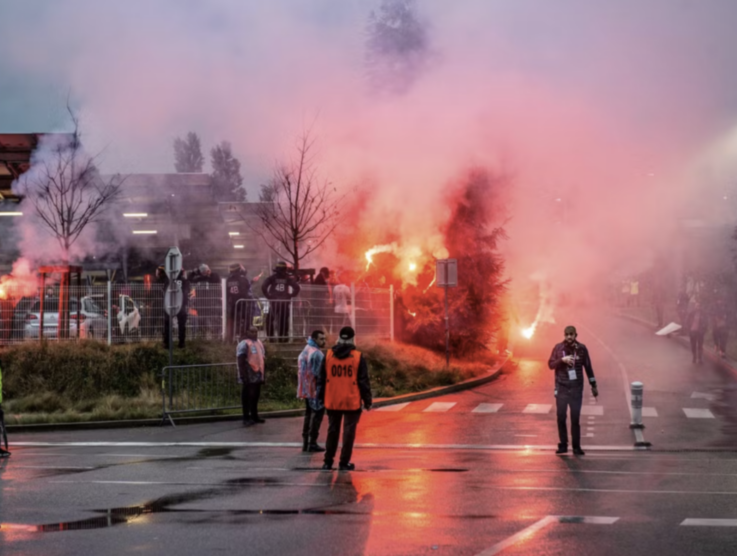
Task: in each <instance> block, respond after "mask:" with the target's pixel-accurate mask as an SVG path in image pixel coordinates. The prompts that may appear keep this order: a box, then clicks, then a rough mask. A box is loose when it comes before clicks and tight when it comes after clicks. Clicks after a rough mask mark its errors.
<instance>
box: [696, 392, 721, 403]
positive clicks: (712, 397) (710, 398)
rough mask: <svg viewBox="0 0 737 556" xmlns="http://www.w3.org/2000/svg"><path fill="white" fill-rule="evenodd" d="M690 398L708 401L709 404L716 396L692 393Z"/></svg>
mask: <svg viewBox="0 0 737 556" xmlns="http://www.w3.org/2000/svg"><path fill="white" fill-rule="evenodd" d="M691 397H692V398H696V399H702V400H709V401H710V402H713V401H714V400H715V399H716V396H715V395H714V394H705V393H704V392H694V393H693V394H691Z"/></svg>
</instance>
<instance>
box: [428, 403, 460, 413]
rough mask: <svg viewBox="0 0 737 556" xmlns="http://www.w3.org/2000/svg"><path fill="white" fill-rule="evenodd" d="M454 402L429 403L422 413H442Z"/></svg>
mask: <svg viewBox="0 0 737 556" xmlns="http://www.w3.org/2000/svg"><path fill="white" fill-rule="evenodd" d="M455 404H456V402H434V403H431V404H430V405H429V406H428V407H427V408H425V410H424V411H423V413H443V412H445V411H448V410H449V409H450V408H451V407H453V406H454V405H455Z"/></svg>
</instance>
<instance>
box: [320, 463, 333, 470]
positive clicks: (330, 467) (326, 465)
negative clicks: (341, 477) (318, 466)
mask: <svg viewBox="0 0 737 556" xmlns="http://www.w3.org/2000/svg"><path fill="white" fill-rule="evenodd" d="M322 468H323V469H324V470H325V471H332V470H333V464H332V463H323V464H322Z"/></svg>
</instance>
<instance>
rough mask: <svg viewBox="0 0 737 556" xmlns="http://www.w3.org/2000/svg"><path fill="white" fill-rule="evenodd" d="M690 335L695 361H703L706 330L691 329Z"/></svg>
mask: <svg viewBox="0 0 737 556" xmlns="http://www.w3.org/2000/svg"><path fill="white" fill-rule="evenodd" d="M688 336H689V339H690V340H691V353H692V354H693V360H694V362H696V361H698V362H701V359H702V357H703V355H704V332H699V331H698V330H691V331H690V332H689V333H688Z"/></svg>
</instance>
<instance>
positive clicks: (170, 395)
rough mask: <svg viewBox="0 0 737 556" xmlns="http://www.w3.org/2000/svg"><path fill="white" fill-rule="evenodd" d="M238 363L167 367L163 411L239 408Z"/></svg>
mask: <svg viewBox="0 0 737 556" xmlns="http://www.w3.org/2000/svg"><path fill="white" fill-rule="evenodd" d="M237 372H238V371H237V365H236V363H217V364H212V365H179V366H171V367H164V369H163V371H162V375H161V398H162V414H163V419H164V421H168V422H170V423H171V424H172V425H173V424H174V420H173V419H172V415H182V414H187V413H198V412H203V411H215V410H218V411H219V410H227V409H238V408H240V407H241V386H240V385H239V384H238V378H237V376H238V375H237Z"/></svg>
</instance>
